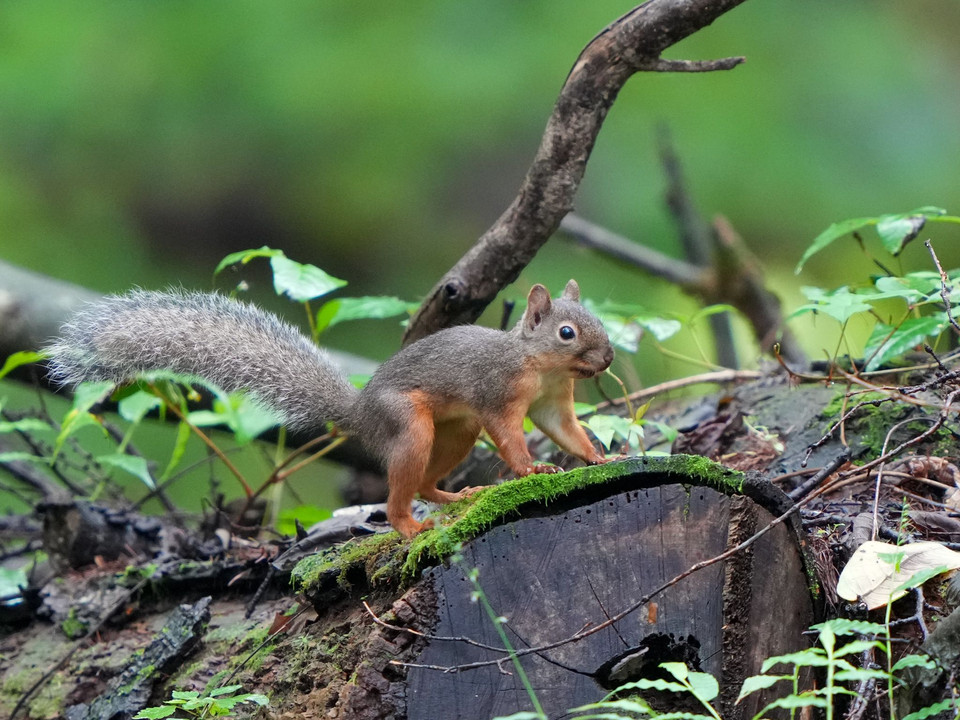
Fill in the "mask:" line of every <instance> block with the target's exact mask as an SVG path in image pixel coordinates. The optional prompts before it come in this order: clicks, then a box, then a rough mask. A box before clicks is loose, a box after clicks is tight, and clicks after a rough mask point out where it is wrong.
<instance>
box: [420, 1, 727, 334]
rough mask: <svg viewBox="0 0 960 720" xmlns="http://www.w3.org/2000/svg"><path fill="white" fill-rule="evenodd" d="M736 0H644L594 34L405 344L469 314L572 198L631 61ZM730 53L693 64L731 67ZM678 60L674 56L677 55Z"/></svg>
mask: <svg viewBox="0 0 960 720" xmlns="http://www.w3.org/2000/svg"><path fill="white" fill-rule="evenodd" d="M742 2H744V0H650V2H647V3H645V4H644V5H641V6H639V7H636V8H634V9H633V10H631V11H630V12H628V13H627V14H626V15H624V16H623V17H621V18H620V19H618V20H616V21H615V22H613V23H612V24H610V25H609V26H608V27H607V28H605V29H604V30H603V31H602V32H601V33H600V34H599V35H597V36H596V37H595V38H594V39H593V40H592V41H591V42H590V44H589V45H587V47H586V48H585V49H584V50H583V52H581V53H580V57H579V58H577V61H576V63H575V64H574V66H573V69H572V70H571V71H570V74H569V75H568V76H567V80H566V83H565V84H564V86H563V89H562V90H561V92H560V96H559V98H558V99H557V103H556V105H555V106H554V109H553V114H552V115H551V116H550V119H549V121H548V122H547V127H546V130H545V132H544V135H543V138H542V140H541V142H540V148H539V150H538V151H537V154H536V157H535V158H534V160H533V164H532V165H531V166H530V169H529V170H528V171H527V176H526V178H525V179H524V181H523V183H522V185H521V187H520V191H519V193H518V194H517V196H516V198H515V199H514V201H513V203H511V205H510V207H508V208H507V210H506V211H505V212H504V213H503V215H501V216H500V218H499V219H498V220H497V221H496V222H495V223H494V224H493V226H492V227H491V228H490V229H489V230H487V232H486V233H484V235H483V236H482V237H481V238H480V239H479V240H478V241H477V243H476V244H475V245H474V246H473V247H472V248H471V249H470V250H469V251H468V252H467V253H466V254H465V255H464V256H463V257H462V258H461V259H460V261H459V262H458V263H457V264H456V265H454V267H453V268H451V269H450V271H448V272H447V274H446V275H444V276H443V278H441V279H440V281H439V282H438V283H437V284H436V285H435V286H434V288H433V289H432V290H431V291H430V293H429V294H428V295H427V297H426V299H425V300H424V303H423V305H422V306H421V307H420V309H419V310H418V311H417V314H416V315H414V317H413V319H412V320H411V322H410V325H409V327H408V328H407V332H406V335H405V337H404V342H405V343H410V342H413V341H414V340H416V339H418V338H421V337H424V336H425V335H429V334H430V333H432V332H434V331H436V330H439V329H441V328H443V327H448V326H450V325H457V324H463V323H469V322H473V321H474V320H476V318H477V317H478V316H479V315H480V313H481V312H482V311H483V309H484V308H485V307H486V306H487V305H488V304H489V303H490V302H491V301H492V300H493V298H494V297H496V295H497V293H498V292H499V291H500V290H501V289H502V288H503V287H505V286H506V285H508V284H509V283H511V282H513V281H514V280H515V279H516V278H517V276H518V275H519V274H520V271H521V270H522V269H523V268H524V267H525V266H526V265H527V263H529V262H530V260H531V259H532V258H533V256H534V255H535V254H536V252H537V250H539V249H540V247H541V246H542V245H543V244H544V243H545V242H546V241H547V239H548V238H549V237H550V235H552V234H553V232H554V231H555V230H556V229H557V227H558V226H559V225H560V221H561V220H562V219H563V216H564V215H566V214H567V213H568V212H569V211H570V209H571V208H572V207H573V197H574V195H575V194H576V192H577V188H578V187H579V185H580V181H581V179H582V178H583V173H584V170H585V168H586V165H587V160H588V159H589V157H590V153H591V151H592V150H593V144H594V142H595V140H596V138H597V135H598V133H599V132H600V128H601V126H602V125H603V121H604V119H605V118H606V116H607V112H608V111H609V110H610V107H611V106H612V105H613V103H614V101H615V100H616V98H617V93H619V92H620V89H621V88H622V87H623V85H624V84H625V83H626V81H627V80H628V79H629V78H630V76H631V75H633V74H634V73H635V72H637V71H639V70H645V69H650V68H654V69H659V70H663V69H668V68H667V67H666V66H668V65H674V67H671V68H669V69H672V70H676V69H679V66H677V65H676V63H675V61H661V60H660V54H661V53H662V52H663V51H664V50H666V49H667V48H668V47H670V46H671V45H674V44H676V43H677V42H679V41H680V40H682V39H684V38H685V37H688V36H689V35H692V34H693V33H694V32H696V31H697V30H699V29H700V28H703V27H706V26H707V25H709V24H710V23H712V22H713V21H714V20H716V19H717V18H718V17H720V16H721V15H723V14H724V13H725V12H727V11H728V10H731V9H733V8H734V7H736V6H737V5H739V4H741V3H742ZM735 64H736V62H735V61H734V60H732V59H727V60H724V61H718V62H715V63H713V67H711V66H710V65H711V63H707V64H703V63H694V64H693V65H689V64H688V65H687V66H686V67H684V68H683V69H685V70H689V69H691V67H699V69H703V70H707V69H710V70H712V69H721V68H728V67H733V66H734V65H735ZM681 65H683V63H681Z"/></svg>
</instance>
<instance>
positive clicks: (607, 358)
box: [602, 345, 613, 370]
mask: <svg viewBox="0 0 960 720" xmlns="http://www.w3.org/2000/svg"><path fill="white" fill-rule="evenodd" d="M612 362H613V347H612V346H610V345H607V348H606V350H604V351H603V368H602V369H603V370H606V369H607V368H608V367H610V363H612Z"/></svg>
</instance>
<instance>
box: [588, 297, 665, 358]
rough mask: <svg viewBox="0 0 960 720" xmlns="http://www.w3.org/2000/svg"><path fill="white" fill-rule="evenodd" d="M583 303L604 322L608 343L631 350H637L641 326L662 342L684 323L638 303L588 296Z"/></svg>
mask: <svg viewBox="0 0 960 720" xmlns="http://www.w3.org/2000/svg"><path fill="white" fill-rule="evenodd" d="M583 306H584V307H585V308H587V310H589V311H590V312H592V313H593V314H594V315H596V316H597V317H598V318H599V319H600V322H601V323H603V327H604V329H605V330H606V331H607V335H609V336H610V343H611V344H612V345H613V346H614V347H617V348H620V349H621V350H626V351H627V352H630V353H635V352H637V349H638V347H639V342H640V337H641V334H642V333H641V330H646V331H647V332H649V333H651V334H652V335H653V336H654V337H655V338H656V339H657V341H658V342H663V341H664V340H667V339H668V338H671V337H673V336H674V335H676V334H677V333H678V332H680V329H681V328H682V327H683V326H682V325H681V323H680V322H679V321H678V320H673V319H670V318H664V317H661V316H659V315H655V314H652V313H650V312H649V311H648V310H647V309H646V308H644V307H642V306H640V305H632V304H626V303H611V302H603V303H596V302H593V301H592V300H590V299H587V300H584V301H583Z"/></svg>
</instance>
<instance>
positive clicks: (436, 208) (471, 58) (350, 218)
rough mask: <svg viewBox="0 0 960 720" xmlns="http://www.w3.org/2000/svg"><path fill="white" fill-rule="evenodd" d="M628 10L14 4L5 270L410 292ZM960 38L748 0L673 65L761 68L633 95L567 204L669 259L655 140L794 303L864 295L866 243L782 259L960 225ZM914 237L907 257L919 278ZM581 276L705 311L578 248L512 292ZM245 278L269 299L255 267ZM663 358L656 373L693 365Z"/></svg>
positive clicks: (911, 6) (602, 287)
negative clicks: (925, 208) (855, 221)
mask: <svg viewBox="0 0 960 720" xmlns="http://www.w3.org/2000/svg"><path fill="white" fill-rule="evenodd" d="M631 6H632V3H631V2H625V1H623V0H620V1H614V0H591V1H590V2H583V1H582V0H580V1H574V0H459V1H458V2H446V3H443V2H424V1H422V0H411V1H410V2H406V3H402V4H397V5H383V6H377V7H375V8H374V7H371V6H369V5H366V4H357V3H342V2H317V1H313V2H302V1H295V2H269V3H266V2H236V1H234V2H229V3H227V2H204V3H196V2H194V3H189V2H164V3H144V2H129V3H116V2H110V3H104V2H100V3H96V2H94V3H82V4H78V3H67V2H55V3H51V2H44V1H40V2H30V3H3V4H2V5H0V257H3V258H4V259H6V260H9V261H12V262H14V263H18V264H21V265H23V266H25V267H27V268H30V269H33V270H37V271H39V272H43V273H47V274H50V275H53V276H56V277H59V278H63V279H67V280H71V281H74V282H77V283H80V284H83V285H86V286H89V287H91V288H94V289H96V290H101V291H121V290H124V289H126V288H129V287H130V286H133V285H139V286H144V287H163V286H168V285H184V286H188V287H199V288H205V287H210V286H211V283H212V280H211V271H212V269H213V267H214V266H215V264H216V262H217V261H218V260H219V259H220V258H221V257H223V256H224V255H225V254H227V253H228V252H232V251H235V250H240V249H244V248H249V247H258V246H260V245H263V244H268V245H271V246H274V247H279V248H282V249H284V250H285V251H286V253H287V254H288V255H289V256H290V257H293V258H295V259H297V260H300V261H303V262H311V263H314V264H317V265H319V266H321V267H323V268H324V269H326V270H328V271H329V272H331V273H333V274H335V275H337V276H339V277H342V278H345V279H348V280H349V281H350V283H351V285H350V287H348V288H347V290H346V291H345V293H346V294H354V295H362V294H389V295H400V296H403V297H406V298H409V299H412V300H416V299H418V298H420V297H422V295H423V294H424V293H426V292H427V291H428V290H429V289H430V288H431V287H432V285H433V284H434V282H435V281H436V280H437V279H438V277H439V276H440V275H441V274H442V273H443V272H444V271H445V270H446V269H447V268H448V267H449V266H450V265H451V264H452V263H453V262H455V261H456V259H457V258H459V257H460V255H461V254H462V253H463V252H464V251H465V250H466V249H467V248H468V247H469V246H470V245H471V243H473V242H474V240H475V239H476V238H477V237H478V236H479V235H480V234H481V233H482V232H483V231H484V230H485V229H486V228H487V227H488V226H489V225H490V224H491V223H492V222H493V221H494V220H495V219H496V218H497V217H498V215H499V214H500V213H501V212H502V210H503V209H504V208H505V207H506V206H507V205H508V203H509V202H510V200H511V199H512V197H513V195H514V193H515V192H516V189H517V187H518V185H519V182H520V179H521V178H522V176H523V174H524V172H525V170H526V167H527V165H528V163H529V162H530V160H531V158H532V156H533V154H534V152H535V150H536V147H537V144H538V141H539V137H540V134H541V132H542V129H543V126H544V124H545V122H546V119H547V117H548V115H549V113H550V110H551V107H552V104H553V102H554V100H555V98H556V95H557V93H558V91H559V89H560V87H561V85H562V83H563V80H564V77H565V75H566V73H567V71H568V70H569V68H570V66H571V64H572V63H573V61H574V60H575V59H576V56H577V54H578V52H579V51H580V49H581V48H582V47H583V46H584V45H585V44H586V43H587V42H589V40H590V39H591V38H592V37H593V35H594V34H595V33H596V32H597V31H598V30H600V29H601V28H603V27H604V26H605V25H606V24H608V23H609V22H611V21H612V20H614V19H615V18H616V17H618V16H619V15H621V14H622V13H624V12H625V11H627V10H628V9H629V8H630V7H631ZM958 36H960V4H958V3H957V2H956V1H955V0H917V1H915V2H909V3H904V2H894V1H893V0H872V1H870V2H867V1H866V0H845V1H844V2H842V3H837V2H831V1H827V0H804V1H803V2H797V1H796V0H766V1H764V0H753V1H752V2H748V3H745V4H744V5H743V6H741V7H740V8H738V9H736V10H734V11H732V12H731V13H729V14H727V15H726V16H724V17H723V18H721V19H720V20H719V21H718V22H717V23H715V25H714V26H713V27H709V28H707V29H705V30H704V31H702V32H701V33H699V34H698V35H696V36H695V37H693V38H691V39H689V40H687V41H685V42H683V43H681V44H680V45H678V46H677V47H675V48H673V49H671V50H670V51H669V53H668V55H669V56H670V57H683V58H692V59H702V58H714V57H720V56H727V55H745V56H746V57H747V59H748V61H747V63H746V64H745V65H743V66H741V67H739V68H737V69H735V70H733V71H731V72H724V73H711V74H702V75H681V74H669V75H653V74H644V75H638V76H635V77H634V78H633V79H631V80H630V82H629V83H628V84H627V86H626V88H625V89H624V91H623V92H622V93H621V95H620V97H619V99H618V101H617V103H616V104H615V105H614V108H613V110H612V112H611V114H610V116H609V118H608V120H607V123H606V125H605V127H604V129H603V131H602V133H601V135H600V138H599V141H598V143H597V146H596V150H595V152H594V154H593V157H592V159H591V161H590V164H589V166H588V169H587V175H586V179H585V181H584V183H583V186H582V189H581V191H580V194H579V196H578V199H577V203H576V204H577V209H578V211H579V212H580V213H582V214H583V215H585V216H586V217H588V218H589V219H592V220H594V221H596V222H599V223H601V224H604V225H606V226H608V227H610V228H612V229H614V230H616V231H618V232H621V233H623V234H625V235H628V236H630V237H632V238H635V239H637V240H638V241H641V242H643V243H646V244H648V245H650V246H653V247H656V248H658V249H661V250H663V251H665V252H669V253H676V252H677V247H676V235H675V232H674V228H673V226H672V221H671V219H670V217H669V216H668V215H667V213H666V212H665V209H664V206H663V201H662V193H663V186H664V181H663V176H662V172H661V170H660V167H659V164H658V160H657V149H656V128H657V126H658V124H660V123H663V124H665V125H666V126H667V127H668V128H669V129H670V130H671V132H672V134H673V138H674V142H675V145H676V148H677V151H678V152H679V154H680V156H681V158H682V160H683V162H684V166H685V171H686V176H687V179H688V182H689V187H690V190H691V192H692V193H693V195H694V197H695V200H696V202H697V204H698V206H699V208H700V209H701V211H702V212H703V213H704V214H705V215H706V216H707V217H710V216H712V215H713V214H715V213H722V214H724V215H726V216H727V217H729V218H730V220H731V221H732V222H733V224H734V226H735V227H736V228H737V230H738V231H739V232H740V233H741V234H742V235H743V236H744V238H745V239H746V241H747V243H748V244H749V246H750V247H751V248H752V249H753V250H754V251H755V252H756V253H757V254H758V255H759V256H760V257H761V259H762V261H763V262H764V264H765V267H766V269H767V272H768V273H769V275H770V282H771V285H772V286H773V287H775V288H776V289H777V290H778V291H779V292H780V293H781V294H782V295H783V296H784V299H785V301H786V304H787V307H788V309H789V308H790V307H793V306H796V305H797V304H799V303H800V302H801V296H800V294H799V291H798V289H799V286H800V284H815V285H821V286H824V287H834V286H837V285H841V284H846V283H852V282H859V281H862V280H864V279H865V278H866V275H867V273H868V272H869V271H870V270H871V269H872V268H871V266H870V264H869V262H868V261H867V260H866V259H864V258H863V256H862V255H861V253H860V252H859V250H858V249H857V248H856V247H855V246H854V244H853V243H852V242H847V243H844V244H843V245H842V246H840V245H838V247H837V249H833V250H831V251H830V252H829V253H824V254H822V255H821V256H818V257H817V258H815V259H814V261H813V262H811V263H810V265H809V266H808V268H807V269H806V270H805V271H804V273H803V275H802V276H801V277H800V278H795V277H794V276H793V273H792V268H793V266H794V265H795V263H796V261H797V259H798V258H799V256H800V253H801V252H802V250H803V248H804V247H806V245H808V244H809V242H810V241H811V240H812V239H813V237H815V236H816V234H817V233H818V232H819V231H821V230H822V229H823V228H825V227H826V226H827V225H829V224H830V223H831V222H833V221H836V220H840V219H844V218H848V217H855V216H861V215H874V214H880V213H885V212H902V211H907V210H909V209H912V208H914V207H917V206H920V205H925V204H933V205H939V206H941V207H945V208H947V209H948V210H950V211H951V212H953V213H958V212H960V185H958V183H957V173H958V159H960V133H958V131H957V129H958V127H960V125H958V117H960V83H958V82H957V79H956V78H957V76H958V65H960V44H958V43H957V41H956V38H957V37H958ZM925 235H926V233H925ZM934 237H935V238H936V237H937V236H936V235H934ZM944 237H945V240H944V241H941V242H940V243H939V244H938V249H939V251H940V255H941V258H942V259H943V260H944V262H945V264H946V265H948V266H950V267H953V266H955V265H956V264H958V254H957V253H956V252H955V251H954V250H953V245H955V244H956V243H955V240H956V237H955V236H951V235H949V234H945V235H944ZM917 245H918V247H915V248H911V249H910V250H909V251H908V253H907V257H906V259H905V261H904V262H905V264H906V266H907V267H914V266H915V267H928V266H929V259H928V258H927V256H926V254H925V251H924V250H923V248H922V247H920V246H919V243H918V244H917ZM258 273H259V274H258ZM570 276H576V277H577V278H578V279H579V280H580V282H581V285H582V286H583V288H584V293H585V295H587V296H590V297H593V298H596V299H604V298H609V299H612V300H615V301H618V302H643V303H644V304H646V305H649V306H650V308H651V310H653V311H667V310H676V309H678V308H692V307H693V306H692V305H691V304H689V303H688V302H687V301H686V300H685V299H683V298H682V297H680V296H679V295H678V294H677V293H676V291H674V290H672V289H671V288H668V287H666V286H664V284H663V283H661V282H659V281H657V280H655V279H650V278H647V277H645V276H643V275H640V274H638V273H636V272H634V271H632V270H629V269H626V268H621V267H618V266H617V265H616V264H615V263H613V262H612V261H609V260H606V259H604V258H601V257H597V256H596V255H595V254H592V253H590V252H588V251H586V250H582V249H579V248H575V247H574V246H572V245H571V244H570V243H569V241H567V240H564V239H561V238H557V239H555V240H553V241H551V243H549V244H548V246H547V247H546V248H545V249H544V251H543V252H542V253H541V255H540V256H538V258H537V259H536V260H535V261H534V263H533V264H532V265H531V266H530V267H529V268H528V270H527V271H526V272H525V273H524V275H523V276H522V277H521V280H520V282H519V283H518V285H517V286H515V287H514V288H510V289H508V291H507V293H506V294H507V295H509V296H510V297H515V298H518V299H521V298H522V296H523V294H524V292H525V290H526V288H527V287H528V286H529V285H530V284H531V283H532V282H536V281H541V282H545V283H547V284H548V286H550V287H552V288H554V289H559V287H561V286H562V283H563V282H565V280H566V279H567V278H569V277H570ZM247 278H248V279H249V280H250V282H251V283H252V285H253V289H252V295H253V297H255V298H257V299H262V298H264V297H265V296H266V295H267V294H268V293H269V286H268V283H267V276H266V272H265V271H263V272H260V271H258V270H251V271H250V274H249V275H248V276H247ZM237 279H239V278H231V277H229V276H228V277H226V278H224V279H222V280H220V281H218V282H219V285H220V286H221V287H229V286H231V285H232V284H233V283H234V282H236V280H237ZM498 314H499V310H497V311H496V314H495V315H494V316H493V317H495V316H496V315H498ZM494 321H495V320H494ZM370 327H371V328H377V327H378V328H379V329H373V330H365V329H364V328H363V326H360V325H356V324H353V325H352V326H344V327H342V328H337V329H336V330H334V331H333V333H332V334H331V336H330V338H329V342H330V343H331V344H333V345H339V346H343V347H348V348H350V349H353V350H356V351H358V352H362V353H365V354H368V355H372V356H374V357H378V358H383V357H385V356H386V355H388V354H389V353H390V352H391V351H392V350H394V349H395V348H396V347H397V344H398V342H399V336H400V329H399V328H398V327H397V326H396V323H391V322H388V323H384V324H383V325H380V326H373V325H371V326H370ZM358 328H359V330H358ZM796 329H797V330H798V331H799V332H801V334H802V342H803V345H804V347H805V348H806V349H807V351H808V352H809V353H810V354H811V355H813V356H822V355H823V354H824V351H832V350H833V343H834V342H835V337H836V335H835V330H836V328H834V327H833V326H832V324H831V323H830V322H829V321H823V320H821V321H819V325H817V324H814V322H813V321H812V320H811V318H810V316H808V317H807V318H806V319H804V320H802V321H798V324H797V326H796ZM852 330H853V332H854V333H856V332H866V331H867V330H868V328H859V329H858V328H852ZM677 342H678V343H680V344H681V346H682V344H683V342H684V341H683V340H682V339H678V340H677ZM744 354H745V357H746V359H747V360H748V361H750V360H752V359H753V357H754V356H755V355H756V351H755V350H754V349H748V350H747V351H746V352H745V353H744ZM649 355H651V357H648V358H647V360H646V362H645V369H644V379H645V380H646V381H648V382H653V381H656V380H658V379H661V378H662V377H665V376H669V375H674V376H675V375H677V374H683V373H685V372H690V371H692V370H693V368H692V367H677V366H676V363H675V361H673V360H669V359H663V358H657V357H652V355H654V354H649Z"/></svg>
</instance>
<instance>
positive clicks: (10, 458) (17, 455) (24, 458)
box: [0, 451, 50, 465]
mask: <svg viewBox="0 0 960 720" xmlns="http://www.w3.org/2000/svg"><path fill="white" fill-rule="evenodd" d="M11 462H34V463H38V464H39V463H43V464H44V465H47V464H48V463H49V462H50V458H48V457H43V456H42V455H34V454H33V453H28V452H21V451H15V452H4V453H0V463H11Z"/></svg>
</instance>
